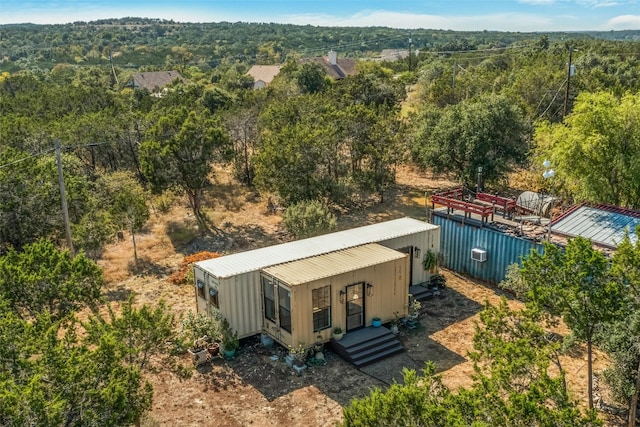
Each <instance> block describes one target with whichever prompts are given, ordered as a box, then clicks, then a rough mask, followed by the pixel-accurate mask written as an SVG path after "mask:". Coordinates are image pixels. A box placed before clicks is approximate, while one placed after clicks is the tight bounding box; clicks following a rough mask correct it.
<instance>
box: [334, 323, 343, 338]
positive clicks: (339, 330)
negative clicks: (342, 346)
mask: <svg viewBox="0 0 640 427" xmlns="http://www.w3.org/2000/svg"><path fill="white" fill-rule="evenodd" d="M343 336H344V332H342V328H341V327H340V326H336V327H335V328H333V339H334V340H336V341H340V340H341V339H342V337H343Z"/></svg>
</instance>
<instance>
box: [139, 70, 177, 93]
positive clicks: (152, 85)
mask: <svg viewBox="0 0 640 427" xmlns="http://www.w3.org/2000/svg"><path fill="white" fill-rule="evenodd" d="M176 80H179V81H181V82H183V81H184V78H183V77H182V76H181V75H180V73H178V72H177V71H147V72H143V73H136V74H134V75H133V77H131V80H129V83H128V86H129V87H132V88H134V89H142V88H144V89H147V90H148V91H149V92H151V93H156V92H160V91H161V90H162V89H164V88H165V86H168V85H170V84H171V83H173V82H174V81H176Z"/></svg>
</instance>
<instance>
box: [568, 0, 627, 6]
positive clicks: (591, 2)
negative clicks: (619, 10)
mask: <svg viewBox="0 0 640 427" xmlns="http://www.w3.org/2000/svg"><path fill="white" fill-rule="evenodd" d="M576 3H577V4H578V5H580V6H585V7H593V8H598V7H612V6H619V5H620V2H618V1H615V0H576Z"/></svg>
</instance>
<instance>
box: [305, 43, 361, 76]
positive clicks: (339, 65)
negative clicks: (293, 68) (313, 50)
mask: <svg viewBox="0 0 640 427" xmlns="http://www.w3.org/2000/svg"><path fill="white" fill-rule="evenodd" d="M305 63H314V64H319V65H320V66H322V68H323V69H324V70H325V71H326V72H327V74H328V75H329V76H330V77H331V78H332V79H334V80H341V79H344V78H345V77H347V76H351V75H354V74H356V64H357V61H356V60H355V59H351V58H338V54H337V53H336V52H334V51H333V50H331V51H329V54H328V55H327V56H317V57H314V58H303V59H300V60H298V64H305Z"/></svg>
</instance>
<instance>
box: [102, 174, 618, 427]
mask: <svg viewBox="0 0 640 427" xmlns="http://www.w3.org/2000/svg"><path fill="white" fill-rule="evenodd" d="M397 177H398V185H397V187H396V188H394V189H393V190H392V191H390V192H389V193H388V195H387V197H386V199H385V202H384V203H382V204H376V205H373V206H363V207H362V209H361V210H360V211H358V212H356V213H351V214H350V215H344V216H342V217H340V218H339V229H344V228H350V227H354V226H359V225H364V224H369V223H374V222H379V221H383V220H387V219H393V218H398V217H402V216H412V217H415V218H424V217H425V201H426V200H427V196H428V195H429V194H430V193H431V192H432V191H433V190H437V189H444V188H450V187H452V186H453V185H454V184H453V183H451V182H449V181H446V180H433V179H430V178H429V177H425V176H424V175H422V174H420V173H418V172H416V171H412V170H410V169H400V170H399V171H398V175H397ZM206 206H207V208H206V212H207V214H208V216H209V218H211V220H212V222H213V224H214V225H215V229H214V231H213V232H211V233H207V234H205V235H204V236H202V235H200V233H198V232H197V230H196V226H195V222H194V221H193V218H192V216H191V215H190V213H189V211H188V209H187V207H186V206H185V205H180V206H178V207H176V208H174V209H172V210H171V211H170V212H168V213H160V212H159V211H154V215H153V218H152V220H151V221H150V223H149V226H148V229H147V230H145V232H144V233H143V234H141V235H140V236H136V243H137V252H138V256H139V258H140V260H141V261H140V262H139V263H138V264H135V263H134V262H133V246H132V244H131V239H130V236H127V238H126V239H125V240H124V241H122V242H119V243H117V244H114V245H111V246H109V247H108V248H107V249H106V251H105V252H104V254H103V256H102V257H101V259H100V260H99V264H100V265H101V266H102V267H103V268H104V271H105V279H106V281H107V285H106V293H107V297H108V298H109V299H110V300H111V301H114V302H116V301H121V300H123V299H125V298H126V297H127V295H129V294H131V293H133V294H134V295H135V296H136V301H137V302H138V303H153V302H156V301H158V300H160V299H164V300H165V301H166V302H167V303H168V305H169V306H170V307H172V309H173V310H175V312H176V313H177V314H178V315H183V314H184V313H186V312H188V311H193V310H195V296H194V290H193V288H192V287H190V286H177V285H173V284H172V283H170V282H169V281H168V280H167V277H168V275H169V274H171V272H173V271H175V270H176V269H177V268H178V266H179V264H180V261H181V260H182V258H183V257H184V256H185V255H189V254H192V253H195V252H198V251H201V250H209V251H219V252H229V253H230V252H237V251H241V250H247V249H252V248H256V247H260V246H265V245H269V244H274V243H279V242H282V241H285V240H286V239H287V236H286V234H285V233H283V232H282V230H280V227H279V224H280V219H281V218H280V216H279V215H277V214H275V215H273V214H269V213H268V212H267V210H266V200H263V199H261V198H259V197H258V196H257V195H256V194H255V193H253V192H251V191H248V190H246V189H244V188H243V187H240V186H238V185H234V184H233V183H232V180H231V179H230V178H229V177H228V175H227V174H225V173H224V171H218V176H217V184H216V186H215V190H214V191H212V192H211V194H209V195H208V198H207V204H206ZM443 273H444V275H445V276H446V278H447V287H446V288H445V289H444V290H443V291H442V293H441V295H440V296H437V297H433V298H432V299H429V300H427V301H424V302H423V305H422V312H421V316H420V326H419V327H418V328H416V329H413V330H406V329H405V330H402V331H401V333H400V338H401V340H402V342H403V344H404V346H405V348H406V351H405V352H404V353H401V354H399V355H396V356H393V357H391V358H388V359H386V360H384V361H381V362H378V363H376V364H373V365H369V366H366V367H364V368H362V369H360V370H358V369H356V368H354V367H352V366H351V365H350V364H348V363H347V362H345V361H343V360H342V359H340V358H339V357H338V356H337V355H335V354H333V353H331V352H330V351H325V356H326V364H325V365H321V366H312V367H309V368H308V369H307V370H306V371H304V372H303V373H302V374H301V375H297V374H295V373H294V371H293V370H292V369H291V368H289V367H288V366H287V365H286V363H285V362H284V357H285V356H286V354H287V351H286V350H285V349H284V348H282V347H280V346H278V345H277V344H274V345H273V346H271V347H264V346H262V345H261V343H260V340H259V339H258V338H249V339H246V340H243V341H242V343H241V344H242V345H241V348H240V350H239V352H238V355H237V356H236V357H235V358H234V359H233V360H230V361H227V360H224V359H222V358H214V359H213V360H212V361H211V363H206V364H204V365H201V366H200V367H199V368H198V369H196V370H195V371H194V373H193V375H192V377H191V378H190V379H186V380H185V379H181V378H180V377H178V376H177V375H175V374H173V373H172V372H170V371H169V370H168V369H167V370H163V369H160V370H159V371H158V372H156V373H148V374H147V378H148V380H149V381H150V382H151V383H152V384H153V387H154V401H153V408H152V410H151V412H150V413H149V414H147V415H146V417H145V419H144V420H143V423H142V425H143V426H175V425H180V426H196V425H197V426H201V425H216V426H218V427H223V426H247V425H255V426H295V425H305V426H330V425H335V423H337V422H339V421H340V420H341V419H342V406H345V405H347V404H348V403H349V402H350V400H351V399H353V398H359V397H363V396H366V395H367V394H368V393H369V391H370V390H371V389H372V388H373V387H380V388H384V387H386V386H388V385H389V384H390V383H392V382H393V381H401V372H402V368H404V367H407V368H412V369H417V370H419V369H421V368H422V367H424V364H425V362H427V361H429V360H431V361H433V362H434V363H435V365H436V368H437V370H438V372H439V373H440V374H441V375H442V376H443V380H444V382H445V384H447V385H448V386H450V387H452V388H455V387H458V386H466V385H469V384H470V381H471V379H470V374H471V373H472V371H473V366H472V364H471V362H470V361H469V360H468V358H467V357H466V355H467V351H468V350H469V349H470V348H471V343H472V337H473V334H474V325H475V322H476V321H477V320H478V313H479V311H480V310H481V309H482V306H483V304H484V303H485V302H486V301H491V302H493V303H496V302H497V301H498V300H499V298H500V297H501V296H502V295H503V293H502V292H501V291H499V290H498V289H496V288H492V287H488V286H485V285H484V284H482V283H479V282H476V281H473V280H470V279H468V278H464V277H461V276H459V275H457V274H454V273H452V272H449V271H443ZM505 296H506V295H505ZM509 304H510V305H511V306H513V307H518V306H520V305H521V304H520V303H519V302H518V301H516V300H513V299H510V300H509ZM559 332H560V333H563V332H565V333H566V331H559ZM184 362H185V363H188V362H189V360H188V357H187V356H185V357H184ZM563 364H564V367H565V369H566V371H567V375H568V382H569V386H570V390H571V392H572V393H573V394H574V397H575V398H576V399H578V400H580V402H581V403H582V404H583V405H584V406H585V407H586V401H587V400H586V384H587V382H586V370H587V368H586V353H585V352H584V351H582V352H578V353H577V354H574V355H573V357H567V358H565V360H563ZM604 366H606V358H605V356H604V355H603V354H602V353H599V352H596V353H595V364H594V371H596V372H597V371H599V370H601V369H602V368H603V367H604ZM606 422H607V425H610V426H616V425H624V424H623V421H622V420H618V419H614V418H612V417H608V418H607V421H606Z"/></svg>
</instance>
